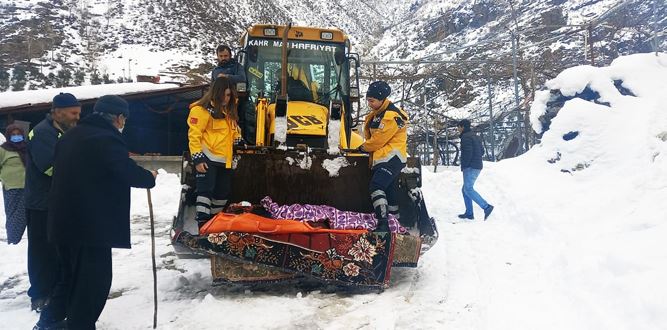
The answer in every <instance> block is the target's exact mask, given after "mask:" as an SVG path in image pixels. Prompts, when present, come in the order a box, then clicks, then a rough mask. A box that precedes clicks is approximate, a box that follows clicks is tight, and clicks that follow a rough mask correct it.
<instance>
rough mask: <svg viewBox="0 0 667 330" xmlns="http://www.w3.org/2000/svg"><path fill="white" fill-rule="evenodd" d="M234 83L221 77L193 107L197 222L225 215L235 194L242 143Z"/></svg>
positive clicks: (191, 131) (190, 137)
mask: <svg viewBox="0 0 667 330" xmlns="http://www.w3.org/2000/svg"><path fill="white" fill-rule="evenodd" d="M237 100H238V99H237V97H236V90H235V86H234V84H233V83H232V80H231V79H228V78H226V77H219V78H217V79H215V81H214V82H213V86H212V87H211V88H210V89H209V90H208V91H207V92H206V94H205V95H204V96H203V97H202V98H201V99H199V100H198V101H197V102H195V103H193V104H192V105H190V115H189V116H188V126H189V130H188V140H189V147H190V155H191V156H192V161H193V162H194V164H195V170H196V174H195V177H196V184H197V187H196V192H197V202H196V209H197V216H196V219H197V222H198V223H199V225H200V226H201V225H203V224H204V223H205V222H206V221H208V220H209V219H210V218H211V217H212V216H213V215H215V214H217V213H219V212H221V211H222V210H223V208H224V207H225V205H226V204H227V201H228V196H229V194H230V192H231V168H232V161H233V147H234V143H235V142H238V141H240V140H241V132H240V129H239V126H238V124H237V120H238V112H237V108H238V101H237Z"/></svg>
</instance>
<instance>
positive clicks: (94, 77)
mask: <svg viewBox="0 0 667 330" xmlns="http://www.w3.org/2000/svg"><path fill="white" fill-rule="evenodd" d="M90 84H91V85H100V84H102V78H100V74H99V73H98V72H97V71H93V73H91V74H90Z"/></svg>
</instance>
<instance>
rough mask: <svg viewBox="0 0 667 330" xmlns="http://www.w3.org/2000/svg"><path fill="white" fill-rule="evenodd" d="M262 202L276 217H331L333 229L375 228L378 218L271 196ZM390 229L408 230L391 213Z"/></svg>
mask: <svg viewBox="0 0 667 330" xmlns="http://www.w3.org/2000/svg"><path fill="white" fill-rule="evenodd" d="M260 204H262V206H263V207H264V208H265V209H266V210H267V211H269V213H271V216H272V217H273V218H275V219H294V220H301V221H308V222H324V221H325V220H327V219H329V225H330V226H331V228H332V229H366V230H373V229H375V227H376V226H377V219H376V218H375V215H373V214H368V213H359V212H350V211H341V210H338V209H336V208H333V207H331V206H327V205H310V204H303V205H302V204H292V205H278V203H275V202H273V200H271V197H269V196H266V197H264V198H263V199H262V201H261V202H260ZM389 230H390V231H391V232H392V233H400V234H405V233H407V232H408V231H407V229H405V228H404V227H403V226H401V224H400V223H398V220H397V219H396V218H395V217H394V216H393V215H391V214H390V215H389Z"/></svg>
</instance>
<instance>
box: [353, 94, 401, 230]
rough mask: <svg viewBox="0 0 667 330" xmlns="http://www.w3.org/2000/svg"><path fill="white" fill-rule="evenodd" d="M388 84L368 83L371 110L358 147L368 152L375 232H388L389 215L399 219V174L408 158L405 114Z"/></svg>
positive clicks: (368, 100) (368, 99)
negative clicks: (394, 101)
mask: <svg viewBox="0 0 667 330" xmlns="http://www.w3.org/2000/svg"><path fill="white" fill-rule="evenodd" d="M389 94H391V87H389V85H388V84H387V83H386V82H384V81H376V82H373V83H372V84H370V86H368V91H367V92H366V101H367V102H368V106H369V107H370V108H371V112H370V113H369V114H368V115H367V116H366V119H365V120H364V136H365V139H366V141H365V142H364V143H363V144H362V145H361V146H359V150H360V151H363V152H368V153H370V162H371V171H372V173H371V182H370V189H369V191H370V193H371V200H372V202H373V209H374V210H375V216H376V218H377V219H378V225H377V228H376V229H375V231H377V232H388V231H389V223H388V214H392V215H394V216H395V217H396V219H400V214H399V212H398V176H399V175H400V174H401V170H402V169H403V168H404V167H405V163H406V161H407V159H408V158H407V147H406V145H407V139H408V128H407V126H408V115H407V113H406V112H405V111H404V110H403V109H399V108H398V107H396V106H395V105H394V104H393V103H391V101H389V99H387V97H388V96H389Z"/></svg>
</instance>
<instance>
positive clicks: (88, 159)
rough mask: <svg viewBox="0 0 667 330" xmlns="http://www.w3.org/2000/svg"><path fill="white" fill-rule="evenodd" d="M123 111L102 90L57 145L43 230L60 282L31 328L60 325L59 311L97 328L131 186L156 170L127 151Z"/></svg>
mask: <svg viewBox="0 0 667 330" xmlns="http://www.w3.org/2000/svg"><path fill="white" fill-rule="evenodd" d="M128 115H129V108H128V103H127V102H126V101H125V100H123V99H122V98H120V97H118V96H114V95H106V96H102V97H101V98H100V99H99V100H98V101H97V103H96V104H95V106H94V108H93V113H92V114H90V115H88V116H87V117H85V118H84V119H83V120H81V122H80V124H79V125H78V126H77V127H75V128H73V129H72V130H70V131H69V132H67V134H65V136H63V137H62V138H61V139H60V141H59V142H58V145H57V146H56V157H55V162H54V172H53V185H52V188H51V192H50V195H49V218H48V235H49V239H50V240H51V241H52V242H54V243H55V244H56V246H57V251H58V258H59V260H60V262H61V265H62V268H63V272H62V282H60V283H59V284H58V286H57V288H56V289H55V293H54V294H53V295H52V296H51V301H50V303H49V304H48V305H47V306H46V308H45V309H44V311H43V312H42V313H41V315H40V320H39V322H38V323H37V326H36V328H37V329H52V328H53V327H54V325H57V326H64V324H63V322H64V320H65V318H66V326H67V328H68V329H95V322H96V321H97V319H98V317H99V315H100V314H101V313H102V310H103V309H104V305H105V303H106V300H107V296H108V295H109V289H110V288H111V277H112V264H111V248H130V187H137V188H151V187H153V186H155V176H156V175H157V172H154V171H153V172H151V171H148V170H146V169H144V168H142V167H140V166H139V165H137V164H136V163H135V162H134V161H133V160H132V159H130V158H129V150H128V148H127V145H126V144H125V142H124V140H123V137H122V135H121V133H120V132H119V131H122V129H123V127H124V126H125V121H126V119H127V117H128ZM57 326H56V328H57Z"/></svg>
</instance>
